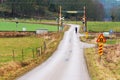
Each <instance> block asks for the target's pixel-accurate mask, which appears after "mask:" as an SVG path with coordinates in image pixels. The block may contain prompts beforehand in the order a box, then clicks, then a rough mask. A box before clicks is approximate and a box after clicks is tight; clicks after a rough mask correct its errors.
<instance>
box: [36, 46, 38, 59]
mask: <svg viewBox="0 0 120 80" xmlns="http://www.w3.org/2000/svg"><path fill="white" fill-rule="evenodd" d="M36 56H37V57H38V55H37V48H36Z"/></svg>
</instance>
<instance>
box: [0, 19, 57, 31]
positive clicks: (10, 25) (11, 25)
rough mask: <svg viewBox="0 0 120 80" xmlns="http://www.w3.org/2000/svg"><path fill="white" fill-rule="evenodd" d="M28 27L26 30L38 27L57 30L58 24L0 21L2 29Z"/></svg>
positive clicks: (9, 29) (16, 29) (20, 29)
mask: <svg viewBox="0 0 120 80" xmlns="http://www.w3.org/2000/svg"><path fill="white" fill-rule="evenodd" d="M23 28H26V31H36V30H37V29H48V31H57V26H53V25H45V24H33V23H18V24H16V22H6V21H1V22H0V31H22V30H23Z"/></svg>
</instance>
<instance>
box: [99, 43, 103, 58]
mask: <svg viewBox="0 0 120 80" xmlns="http://www.w3.org/2000/svg"><path fill="white" fill-rule="evenodd" d="M98 53H99V55H100V56H102V55H103V43H99V44H98Z"/></svg>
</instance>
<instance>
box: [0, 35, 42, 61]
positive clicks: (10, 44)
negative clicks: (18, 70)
mask: <svg viewBox="0 0 120 80" xmlns="http://www.w3.org/2000/svg"><path fill="white" fill-rule="evenodd" d="M0 45H1V46H0V63H4V62H9V61H12V60H13V50H14V55H15V60H16V61H20V60H22V49H23V53H24V58H25V59H31V58H33V55H32V50H34V52H36V48H38V47H41V46H43V38H36V37H23V38H0Z"/></svg>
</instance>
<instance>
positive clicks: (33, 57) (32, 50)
mask: <svg viewBox="0 0 120 80" xmlns="http://www.w3.org/2000/svg"><path fill="white" fill-rule="evenodd" d="M32 53H33V58H34V57H35V55H34V49H32Z"/></svg>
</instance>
